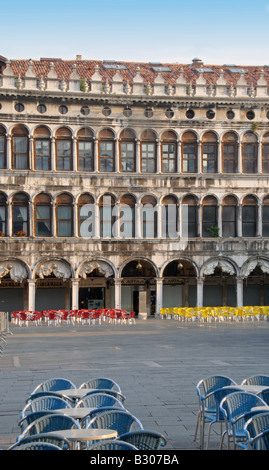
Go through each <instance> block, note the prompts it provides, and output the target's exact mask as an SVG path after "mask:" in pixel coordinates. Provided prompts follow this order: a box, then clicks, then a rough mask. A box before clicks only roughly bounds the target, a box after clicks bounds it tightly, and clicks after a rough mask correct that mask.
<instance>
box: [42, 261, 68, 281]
mask: <svg viewBox="0 0 269 470" xmlns="http://www.w3.org/2000/svg"><path fill="white" fill-rule="evenodd" d="M36 274H37V276H38V277H39V278H40V279H44V277H47V276H50V275H51V274H54V276H55V277H57V278H62V279H69V278H70V277H71V269H70V268H69V266H68V265H67V264H65V263H63V262H62V261H59V260H51V261H46V262H44V263H42V264H40V265H39V268H38V270H37V272H36Z"/></svg>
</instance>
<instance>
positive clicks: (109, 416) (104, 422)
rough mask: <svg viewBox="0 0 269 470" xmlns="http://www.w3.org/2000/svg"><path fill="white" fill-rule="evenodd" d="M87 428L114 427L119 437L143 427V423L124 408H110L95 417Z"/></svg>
mask: <svg viewBox="0 0 269 470" xmlns="http://www.w3.org/2000/svg"><path fill="white" fill-rule="evenodd" d="M87 428H103V429H114V430H115V431H117V432H118V437H120V436H121V435H122V434H125V433H126V432H129V431H132V430H135V429H143V425H142V423H141V422H140V421H139V419H137V418H136V417H135V416H133V415H132V414H131V413H128V412H127V411H124V410H116V409H114V410H110V411H105V412H103V413H100V414H98V415H97V416H95V418H93V419H92V420H91V421H90V422H89V424H88V425H87Z"/></svg>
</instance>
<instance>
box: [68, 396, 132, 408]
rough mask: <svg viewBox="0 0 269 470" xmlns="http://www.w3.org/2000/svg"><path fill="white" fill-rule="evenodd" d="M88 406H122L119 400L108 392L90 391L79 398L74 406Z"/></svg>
mask: <svg viewBox="0 0 269 470" xmlns="http://www.w3.org/2000/svg"><path fill="white" fill-rule="evenodd" d="M85 406H88V407H90V408H100V406H119V407H120V408H124V407H123V404H122V402H121V401H119V400H118V399H117V398H116V397H114V396H113V395H111V394H108V393H91V394H89V395H86V396H85V397H83V398H81V400H79V401H78V402H77V403H76V407H78V408H82V407H85Z"/></svg>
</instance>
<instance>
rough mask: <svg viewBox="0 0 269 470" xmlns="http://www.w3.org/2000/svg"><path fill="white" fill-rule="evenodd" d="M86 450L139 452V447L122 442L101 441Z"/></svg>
mask: <svg viewBox="0 0 269 470" xmlns="http://www.w3.org/2000/svg"><path fill="white" fill-rule="evenodd" d="M86 450H137V447H135V446H133V445H132V444H129V443H128V442H123V441H120V440H115V441H111V440H110V441H101V442H98V443H97V444H93V445H92V446H89V447H87V448H86Z"/></svg>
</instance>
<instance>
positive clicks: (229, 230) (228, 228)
mask: <svg viewBox="0 0 269 470" xmlns="http://www.w3.org/2000/svg"><path fill="white" fill-rule="evenodd" d="M236 222H237V200H236V198H235V197H234V196H226V197H225V198H224V199H223V203H222V236H223V237H236V236H237V227H236Z"/></svg>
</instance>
